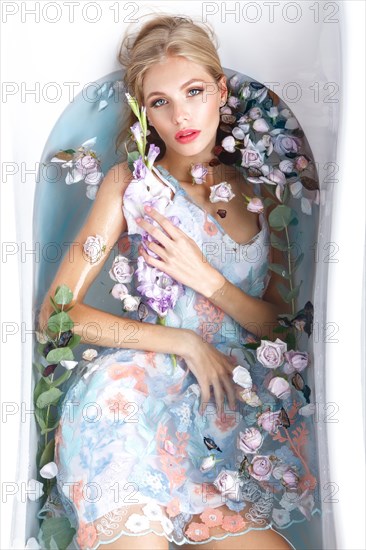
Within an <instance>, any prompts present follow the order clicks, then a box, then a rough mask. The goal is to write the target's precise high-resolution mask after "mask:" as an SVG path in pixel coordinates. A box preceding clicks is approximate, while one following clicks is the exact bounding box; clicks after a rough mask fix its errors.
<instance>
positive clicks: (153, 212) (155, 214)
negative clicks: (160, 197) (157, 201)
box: [145, 207, 185, 238]
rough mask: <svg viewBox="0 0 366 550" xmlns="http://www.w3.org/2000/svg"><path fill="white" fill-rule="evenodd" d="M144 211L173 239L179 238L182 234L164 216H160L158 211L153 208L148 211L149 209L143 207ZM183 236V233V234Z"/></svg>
mask: <svg viewBox="0 0 366 550" xmlns="http://www.w3.org/2000/svg"><path fill="white" fill-rule="evenodd" d="M145 211H146V212H147V213H148V215H149V216H150V217H151V218H153V219H154V220H156V221H157V222H158V223H159V225H161V227H162V228H163V229H164V230H165V231H166V232H167V233H168V234H169V235H171V236H172V237H173V238H175V237H179V236H181V235H182V234H183V231H182V230H181V229H179V228H178V227H177V226H175V225H174V223H172V222H171V221H170V220H168V218H167V217H166V216H164V215H163V214H161V213H160V212H159V211H158V210H156V209H155V208H152V209H151V210H149V207H145ZM184 234H185V233H184Z"/></svg>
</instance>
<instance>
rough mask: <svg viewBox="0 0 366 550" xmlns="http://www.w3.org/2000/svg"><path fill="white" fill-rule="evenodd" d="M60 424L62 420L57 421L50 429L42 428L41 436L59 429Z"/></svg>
mask: <svg viewBox="0 0 366 550" xmlns="http://www.w3.org/2000/svg"><path fill="white" fill-rule="evenodd" d="M59 423H60V420H57V421H56V422H55V423H54V424H53V425H52V426H49V427H48V428H46V427H44V428H42V430H41V434H42V435H45V434H47V433H49V432H53V430H55V429H56V428H57V426H58V425H59Z"/></svg>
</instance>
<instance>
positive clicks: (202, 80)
mask: <svg viewBox="0 0 366 550" xmlns="http://www.w3.org/2000/svg"><path fill="white" fill-rule="evenodd" d="M198 80H200V81H201V82H204V79H203V78H191V79H190V80H188V81H187V82H185V83H184V84H182V86H181V87H180V90H183V88H185V87H186V86H189V84H191V83H192V82H197V81H198ZM153 95H165V92H151V93H149V95H148V96H147V98H146V101H147V100H148V99H149V98H150V97H151V96H153Z"/></svg>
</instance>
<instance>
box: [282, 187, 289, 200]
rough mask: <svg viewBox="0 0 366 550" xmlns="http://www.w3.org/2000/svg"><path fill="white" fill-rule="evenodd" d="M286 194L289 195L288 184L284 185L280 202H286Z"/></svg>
mask: <svg viewBox="0 0 366 550" xmlns="http://www.w3.org/2000/svg"><path fill="white" fill-rule="evenodd" d="M288 196H289V190H288V186H287V185H285V187H284V190H283V195H282V202H286V201H287V199H288Z"/></svg>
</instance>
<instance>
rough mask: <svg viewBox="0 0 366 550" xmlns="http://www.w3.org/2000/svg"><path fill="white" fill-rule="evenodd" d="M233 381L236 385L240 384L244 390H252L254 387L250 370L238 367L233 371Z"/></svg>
mask: <svg viewBox="0 0 366 550" xmlns="http://www.w3.org/2000/svg"><path fill="white" fill-rule="evenodd" d="M233 380H234V382H235V384H238V385H239V386H241V387H242V388H244V389H250V388H251V387H252V385H253V382H252V377H251V376H250V374H249V371H248V369H246V368H245V367H242V366H241V365H238V366H237V367H235V369H234V370H233Z"/></svg>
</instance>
